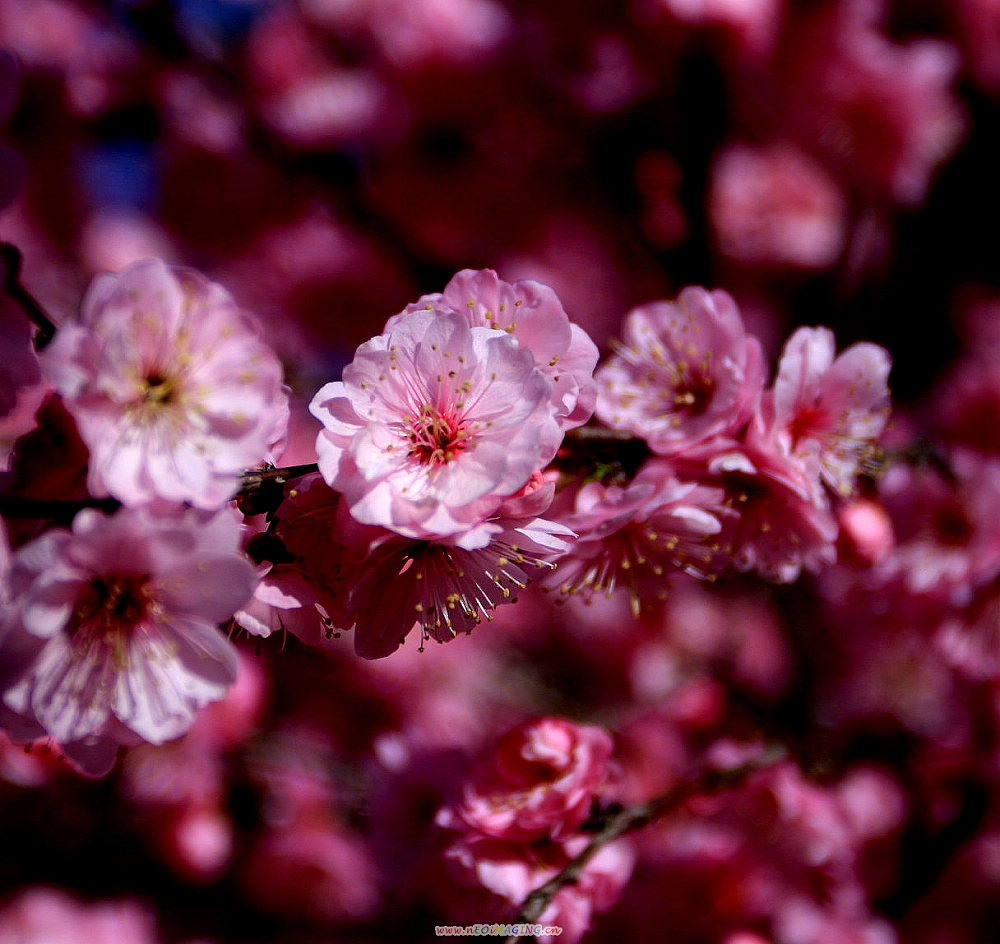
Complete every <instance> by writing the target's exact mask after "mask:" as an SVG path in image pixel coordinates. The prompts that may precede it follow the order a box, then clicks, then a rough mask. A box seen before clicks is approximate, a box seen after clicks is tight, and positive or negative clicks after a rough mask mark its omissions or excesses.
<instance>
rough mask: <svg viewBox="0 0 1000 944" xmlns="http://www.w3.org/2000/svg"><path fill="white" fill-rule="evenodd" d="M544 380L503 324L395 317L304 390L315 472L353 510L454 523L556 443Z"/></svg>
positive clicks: (487, 504) (394, 520) (446, 528)
mask: <svg viewBox="0 0 1000 944" xmlns="http://www.w3.org/2000/svg"><path fill="white" fill-rule="evenodd" d="M551 389H552V381H551V380H550V379H549V378H548V377H547V376H546V375H545V374H543V373H542V371H540V370H538V369H537V368H536V366H535V363H534V359H533V357H532V354H531V352H530V351H528V350H525V349H524V348H522V347H520V346H519V345H518V342H517V341H516V340H515V339H514V338H512V337H510V336H509V335H508V334H507V333H505V332H502V331H501V332H496V331H493V330H491V329H489V328H483V327H469V324H468V321H467V320H466V319H465V317H464V316H462V315H461V314H459V313H458V312H443V313H438V312H436V311H415V312H413V313H411V314H408V315H406V316H405V317H397V318H396V319H393V320H392V323H391V327H390V328H389V329H388V333H386V334H383V335H379V336H378V337H376V338H373V339H372V340H371V341H368V342H366V343H365V344H363V345H361V347H360V348H358V351H357V354H356V356H355V359H354V361H353V363H352V364H350V365H349V366H348V367H347V368H345V370H344V380H343V381H342V382H335V383H330V384H327V385H326V386H325V387H323V388H322V389H321V390H320V391H319V393H317V394H316V396H315V398H314V399H313V401H312V404H311V406H310V409H311V410H312V413H313V415H314V416H316V418H317V419H319V420H320V421H321V422H322V423H323V424H324V427H325V428H324V429H323V430H322V431H321V432H320V434H319V436H318V438H317V442H316V451H317V453H318V455H319V468H320V472H321V473H322V475H323V478H324V479H325V480H326V481H327V483H328V484H329V485H330V486H331V487H332V488H334V489H336V490H337V491H340V492H342V493H343V495H344V499H345V500H346V502H347V504H348V506H349V507H350V511H351V514H352V515H353V516H354V517H355V518H356V519H357V520H358V521H361V522H364V523H366V524H375V525H381V526H383V527H386V528H389V529H391V530H393V531H396V532H398V533H399V534H403V535H406V536H408V537H415V538H436V537H444V536H450V535H456V534H458V533H459V532H461V531H463V530H465V529H467V528H469V527H470V526H472V525H475V524H477V523H478V522H481V521H482V520H483V519H485V518H486V517H488V516H489V515H490V514H491V513H492V512H493V511H494V510H495V509H496V507H497V506H498V505H499V504H500V503H501V501H502V500H503V498H504V497H505V496H508V495H511V494H513V493H514V492H516V491H517V490H518V489H520V488H522V487H523V486H524V485H525V484H526V483H527V482H528V481H529V479H530V478H531V476H532V474H533V473H534V472H536V471H537V470H538V469H540V468H542V467H543V466H544V465H545V464H546V463H548V461H549V460H550V459H552V457H553V456H554V455H555V451H556V449H557V448H558V446H559V442H560V440H561V432H560V428H559V424H558V422H557V420H556V417H555V415H554V411H553V409H552V407H551V405H550V403H549V400H550V393H551Z"/></svg>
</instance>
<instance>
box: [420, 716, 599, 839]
mask: <svg viewBox="0 0 1000 944" xmlns="http://www.w3.org/2000/svg"><path fill="white" fill-rule="evenodd" d="M612 747H613V745H612V741H611V737H610V735H608V733H607V732H606V731H604V730H603V729H602V728H598V727H595V726H593V725H577V724H573V723H572V722H569V721H565V720H563V719H561V718H540V719H538V720H536V721H530V722H526V723H525V724H523V725H521V726H520V727H518V728H515V729H514V730H513V731H510V732H508V733H507V734H506V735H505V736H504V737H503V738H502V739H501V741H500V743H499V744H498V745H497V748H496V750H495V751H494V753H493V756H492V757H491V758H490V759H489V760H488V761H485V762H484V763H483V764H481V765H480V766H479V767H477V768H476V769H475V770H474V771H473V773H472V774H471V775H470V776H469V778H468V779H467V780H466V782H465V789H464V792H463V797H462V801H461V802H460V803H458V804H457V805H456V806H455V807H445V808H444V809H443V810H442V811H441V812H440V813H439V814H438V818H437V822H438V824H439V825H441V826H448V827H452V828H456V829H465V830H470V831H473V832H477V833H481V834H483V835H485V836H493V837H495V838H498V839H506V840H516V841H524V842H531V841H533V840H535V839H539V838H542V837H544V836H547V837H549V838H552V839H563V838H565V837H567V836H569V835H570V834H572V833H573V832H575V831H576V830H577V829H579V828H580V826H581V825H582V823H583V821H584V820H585V819H586V818H587V816H588V815H589V814H590V808H591V805H592V803H593V801H594V798H595V797H596V796H597V795H598V794H599V793H600V791H601V789H602V788H603V786H604V784H605V781H606V780H607V777H608V772H609V768H608V761H609V759H610V757H611V750H612Z"/></svg>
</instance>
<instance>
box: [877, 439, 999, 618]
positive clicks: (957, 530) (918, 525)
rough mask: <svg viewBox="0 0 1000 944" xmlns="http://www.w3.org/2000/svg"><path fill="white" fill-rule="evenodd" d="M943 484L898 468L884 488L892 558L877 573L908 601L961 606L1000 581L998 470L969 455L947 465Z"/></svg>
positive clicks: (991, 461) (956, 453)
mask: <svg viewBox="0 0 1000 944" xmlns="http://www.w3.org/2000/svg"><path fill="white" fill-rule="evenodd" d="M946 461H947V463H948V466H949V470H948V473H947V475H946V476H944V475H941V474H939V473H938V472H936V471H934V470H933V469H930V468H919V467H918V468H912V467H910V466H908V465H906V464H904V463H895V464H894V465H893V466H892V467H891V468H890V469H889V470H888V471H887V472H886V474H885V476H884V477H883V479H882V482H881V484H880V495H881V498H882V501H883V502H884V504H885V506H886V508H887V509H888V510H889V513H890V515H891V516H892V520H893V526H894V528H895V531H896V535H897V541H896V548H895V550H894V551H893V552H892V553H891V554H890V555H889V556H888V557H887V558H886V559H885V561H884V562H883V563H882V564H881V566H880V571H881V573H883V574H884V575H886V577H890V576H897V577H899V578H901V579H902V581H903V582H904V583H905V585H906V587H907V589H908V590H909V592H910V593H913V594H917V595H923V596H927V597H929V598H931V599H935V600H940V601H942V602H943V601H950V602H952V603H953V604H956V605H959V606H963V605H965V604H966V603H968V602H969V601H970V599H971V597H972V594H973V592H974V591H975V589H977V588H978V587H981V586H984V585H985V584H987V583H988V582H989V581H991V580H992V579H994V578H995V577H996V576H997V574H998V573H1000V463H998V461H997V460H996V459H995V458H987V457H984V456H981V455H979V454H978V453H975V452H972V451H971V450H964V449H955V450H953V451H951V452H950V453H949V454H948V455H947V458H946Z"/></svg>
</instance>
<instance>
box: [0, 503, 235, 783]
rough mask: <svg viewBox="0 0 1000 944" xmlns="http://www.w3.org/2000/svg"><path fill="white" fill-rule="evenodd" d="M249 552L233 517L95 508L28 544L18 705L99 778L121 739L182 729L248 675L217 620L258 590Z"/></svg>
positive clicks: (17, 660)
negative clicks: (108, 512) (239, 675)
mask: <svg viewBox="0 0 1000 944" xmlns="http://www.w3.org/2000/svg"><path fill="white" fill-rule="evenodd" d="M237 547H238V528H237V525H236V522H235V521H234V519H233V517H232V516H231V515H230V514H229V512H228V511H222V512H218V513H216V514H215V515H213V516H206V515H205V514H204V513H201V512H197V511H195V510H189V511H186V512H184V513H180V514H177V513H175V514H166V513H162V514H157V513H154V512H151V511H149V510H147V509H138V510H134V511H133V510H127V509H126V510H122V511H120V512H118V513H117V514H115V515H113V516H111V517H106V516H104V515H102V514H100V513H98V512H96V511H91V510H84V511H81V512H80V513H79V514H78V515H77V516H76V518H75V519H74V523H73V530H72V531H66V530H63V529H53V530H50V531H47V532H46V533H45V534H43V535H42V536H41V537H39V538H37V539H36V540H34V541H32V542H30V543H29V544H26V545H24V546H23V547H21V548H20V549H19V550H18V551H17V553H16V554H15V555H14V558H13V560H12V563H11V572H10V587H11V594H12V598H13V599H15V600H16V601H17V604H16V606H14V607H11V608H10V609H9V610H8V612H7V613H6V614H5V618H4V621H3V625H2V631H3V638H2V648H3V651H4V657H5V662H6V663H7V664H8V665H10V664H11V663H13V664H14V665H15V666H16V669H15V670H13V671H11V672H9V673H7V674H6V677H5V679H4V687H3V700H4V702H5V703H6V705H7V707H8V708H10V709H11V710H12V711H14V712H15V713H16V714H17V715H19V716H20V717H21V718H23V719H24V721H25V724H27V725H29V726H34V727H35V728H37V736H42V735H46V734H47V735H49V736H51V737H53V738H55V739H56V740H58V741H59V742H60V743H61V744H62V746H63V748H64V749H65V750H66V751H67V753H68V754H69V755H70V756H71V757H72V758H73V759H74V760H76V761H77V762H78V763H79V764H80V766H81V767H82V768H83V769H84V770H86V771H87V772H89V773H93V774H97V775H100V774H102V773H104V772H106V771H107V770H108V769H109V768H110V766H111V765H112V764H113V762H114V757H115V752H116V748H117V746H118V745H119V744H125V745H132V744H137V743H140V742H142V741H148V742H150V743H153V744H161V743H163V742H164V741H168V740H170V739H172V738H176V737H178V736H179V735H181V734H183V733H184V732H185V731H186V730H187V729H188V728H190V726H191V724H192V722H193V720H194V717H195V714H196V712H197V711H198V710H199V709H200V708H202V707H204V706H205V705H206V704H208V703H209V702H211V701H216V700H218V699H219V698H221V697H222V696H223V695H224V694H225V693H226V691H227V689H228V688H229V687H230V685H232V683H233V681H234V679H235V676H236V654H235V651H234V649H233V647H232V645H231V644H230V643H229V642H228V641H227V640H226V639H225V637H224V636H223V635H222V634H221V633H220V632H219V631H218V629H217V628H216V624H218V623H220V622H222V621H223V620H226V619H228V618H229V617H230V616H232V614H233V612H234V611H235V610H236V609H237V607H239V606H240V605H241V604H242V603H243V602H244V601H245V600H246V599H247V598H248V597H249V595H250V593H251V591H252V590H253V584H254V580H255V576H254V571H253V567H252V565H251V564H250V563H249V561H247V560H246V558H245V557H243V555H242V554H241V553H240V552H239V551H238V549H237Z"/></svg>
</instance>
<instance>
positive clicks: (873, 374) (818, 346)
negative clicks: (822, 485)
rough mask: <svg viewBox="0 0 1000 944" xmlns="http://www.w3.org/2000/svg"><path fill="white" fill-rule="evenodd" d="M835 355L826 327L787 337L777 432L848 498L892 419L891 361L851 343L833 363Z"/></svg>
mask: <svg viewBox="0 0 1000 944" xmlns="http://www.w3.org/2000/svg"><path fill="white" fill-rule="evenodd" d="M835 350H836V347H835V342H834V338H833V332H832V331H830V330H829V329H828V328H799V329H798V330H797V331H796V332H795V333H794V334H793V335H792V336H791V337H790V338H789V339H788V342H787V343H786V344H785V349H784V351H783V352H782V355H781V360H780V361H779V363H778V376H777V378H776V379H775V381H774V414H775V424H776V434H777V437H778V440H779V441H780V442H781V444H782V446H783V447H784V448H785V449H786V450H787V451H788V452H789V454H790V455H793V456H795V457H797V458H798V459H799V460H800V461H802V462H803V463H805V464H806V465H809V466H813V465H815V466H816V467H817V473H818V474H819V475H820V476H821V477H822V479H823V481H824V482H826V484H827V485H828V486H829V487H830V488H832V489H833V490H834V491H835V492H837V493H838V494H840V495H850V494H851V493H852V492H853V491H854V480H855V478H856V476H857V474H858V472H859V471H860V470H861V469H862V468H863V467H864V464H865V462H866V460H868V459H870V458H871V456H872V454H873V447H874V443H875V440H876V439H877V438H878V436H879V435H880V434H881V432H882V430H883V429H885V425H886V422H887V421H888V418H889V388H888V378H889V368H890V366H891V361H890V358H889V353H888V352H887V351H886V350H885V348H882V347H879V346H878V345H877V344H868V343H864V342H862V343H859V344H853V345H851V347H849V348H848V349H847V350H846V351H843V352H841V353H840V354H839V355H838V356H837V357H836V358H834V351H835Z"/></svg>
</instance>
